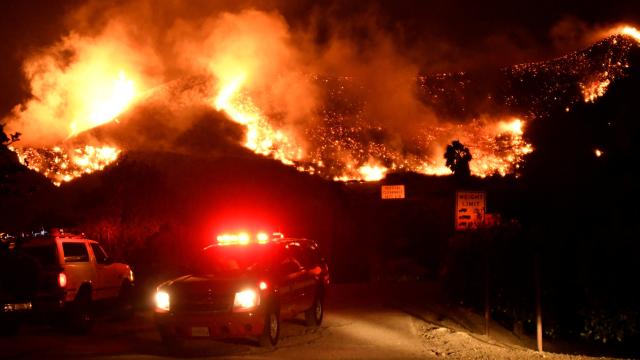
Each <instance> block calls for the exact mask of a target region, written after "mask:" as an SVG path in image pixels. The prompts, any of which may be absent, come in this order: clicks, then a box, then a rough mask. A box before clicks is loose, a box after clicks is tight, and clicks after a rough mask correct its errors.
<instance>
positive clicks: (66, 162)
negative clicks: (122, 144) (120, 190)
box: [12, 145, 120, 186]
mask: <svg viewBox="0 0 640 360" xmlns="http://www.w3.org/2000/svg"><path fill="white" fill-rule="evenodd" d="M12 150H13V151H15V152H16V153H17V154H18V159H20V162H21V163H22V164H23V165H25V166H27V167H28V168H29V169H31V170H34V171H37V172H39V173H41V174H42V175H44V176H46V177H48V178H49V179H51V181H52V182H53V183H54V184H55V185H56V186H60V184H61V183H62V182H68V181H71V180H73V179H75V178H77V177H80V176H82V175H84V174H91V173H92V172H94V171H100V170H103V169H104V168H105V167H106V166H107V165H109V164H111V163H113V162H114V161H116V159H118V155H120V150H119V149H117V148H114V147H110V146H102V147H94V146H89V145H86V146H84V147H81V148H76V149H71V150H65V149H62V148H61V147H58V146H56V147H54V148H52V149H37V148H19V149H12Z"/></svg>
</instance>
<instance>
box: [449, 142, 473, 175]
mask: <svg viewBox="0 0 640 360" xmlns="http://www.w3.org/2000/svg"><path fill="white" fill-rule="evenodd" d="M444 158H445V159H446V160H447V163H446V165H447V167H448V168H449V169H451V171H453V174H454V175H456V176H460V177H469V176H471V169H469V162H470V161H471V159H472V158H473V157H472V156H471V151H469V148H467V147H466V146H464V145H463V144H462V143H461V142H460V141H459V140H453V142H452V143H451V145H447V151H445V153H444Z"/></svg>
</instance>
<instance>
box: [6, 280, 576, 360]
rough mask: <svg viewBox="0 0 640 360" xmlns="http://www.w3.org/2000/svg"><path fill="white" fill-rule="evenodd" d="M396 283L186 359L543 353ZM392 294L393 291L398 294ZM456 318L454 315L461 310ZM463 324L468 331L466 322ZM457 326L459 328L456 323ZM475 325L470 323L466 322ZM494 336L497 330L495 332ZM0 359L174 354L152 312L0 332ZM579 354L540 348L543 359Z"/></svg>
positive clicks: (343, 290) (194, 347)
mask: <svg viewBox="0 0 640 360" xmlns="http://www.w3.org/2000/svg"><path fill="white" fill-rule="evenodd" d="M402 289H403V290H402V291H399V290H398V289H397V288H388V287H379V286H376V287H373V286H370V285H338V286H334V287H333V288H332V290H331V293H330V296H329V299H328V302H327V307H326V308H327V312H326V317H325V321H324V323H323V324H322V326H321V327H319V328H307V327H305V326H304V324H303V321H302V319H300V320H298V321H290V322H285V323H283V328H282V333H281V341H280V343H279V345H278V347H277V348H275V349H269V350H265V349H263V348H260V347H257V346H256V344H254V343H253V342H250V341H234V342H218V341H211V340H194V341H189V342H187V344H186V347H187V351H186V352H185V353H184V356H185V357H189V358H231V359H336V360H337V359H441V358H448V359H496V358H503V359H522V358H531V359H534V358H542V356H541V355H540V354H538V353H536V352H534V351H532V350H528V349H526V348H524V347H520V346H514V345H505V344H503V343H499V342H497V341H493V340H491V339H489V338H484V337H483V336H479V335H477V334H474V333H473V329H471V328H470V327H469V326H471V325H469V324H467V325H464V324H460V322H458V323H459V324H458V325H460V326H462V328H460V327H459V326H458V325H456V321H455V318H456V317H457V316H458V315H455V314H452V315H451V316H449V317H447V316H443V315H442V309H439V308H438V307H437V306H436V305H435V304H434V305H433V309H429V306H428V302H427V303H425V302H423V301H422V300H421V301H419V302H418V303H422V304H427V305H425V306H422V307H421V308H416V307H415V303H416V302H415V301H411V300H417V299H424V298H425V296H427V297H428V292H426V293H425V291H422V290H424V289H422V288H420V285H416V286H415V287H412V285H404V286H403V287H402ZM396 293H397V296H396ZM458 317H459V316H458ZM465 326H466V327H467V328H466V329H465V328H464V327H465ZM457 327H458V328H457ZM471 327H472V326H471ZM496 334H498V333H496ZM0 349H1V351H0V358H2V359H33V358H39V359H42V358H48V359H54V358H60V359H62V358H64V359H73V358H91V359H164V358H171V356H169V355H168V354H167V352H166V351H165V349H164V347H163V345H162V343H161V342H160V337H159V335H158V333H157V332H156V331H155V328H154V326H153V322H152V316H151V313H150V312H140V313H138V314H137V315H136V317H135V318H134V319H132V320H130V321H128V322H117V321H111V320H109V319H99V320H98V321H97V322H96V324H95V327H94V329H93V331H92V333H91V334H90V335H86V336H72V335H65V334H62V333H60V332H59V331H56V330H55V329H52V328H50V327H47V326H33V325H31V326H27V327H26V328H25V329H23V331H22V332H21V334H20V335H19V336H17V337H12V338H0ZM549 358H551V359H555V358H558V359H569V358H581V357H571V356H567V355H554V354H549V353H547V354H545V359H549Z"/></svg>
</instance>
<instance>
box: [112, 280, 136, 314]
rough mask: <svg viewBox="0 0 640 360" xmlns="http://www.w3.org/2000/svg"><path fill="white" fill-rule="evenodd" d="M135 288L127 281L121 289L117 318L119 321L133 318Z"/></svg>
mask: <svg viewBox="0 0 640 360" xmlns="http://www.w3.org/2000/svg"><path fill="white" fill-rule="evenodd" d="M133 314H134V308H133V286H132V285H131V283H130V282H128V281H125V282H123V283H122V286H121V287H120V292H119V293H118V299H117V303H116V318H118V319H119V320H128V319H131V318H132V317H133Z"/></svg>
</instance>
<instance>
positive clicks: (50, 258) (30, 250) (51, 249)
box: [22, 244, 58, 268]
mask: <svg viewBox="0 0 640 360" xmlns="http://www.w3.org/2000/svg"><path fill="white" fill-rule="evenodd" d="M22 252H23V253H25V254H26V255H28V256H31V257H33V258H34V259H36V261H38V262H39V263H40V265H42V266H43V267H45V268H48V267H54V266H56V265H58V257H57V255H58V254H57V251H56V246H55V245H54V244H51V245H35V246H25V247H23V248H22Z"/></svg>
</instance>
